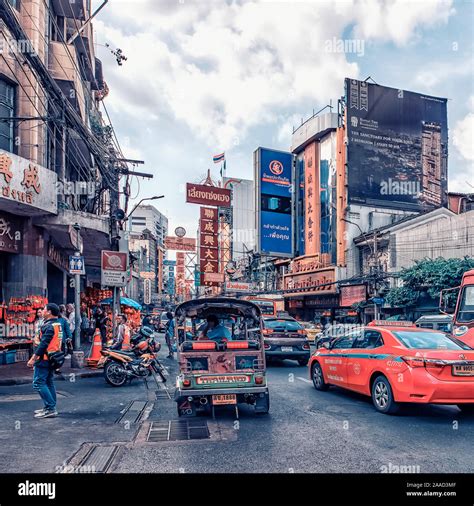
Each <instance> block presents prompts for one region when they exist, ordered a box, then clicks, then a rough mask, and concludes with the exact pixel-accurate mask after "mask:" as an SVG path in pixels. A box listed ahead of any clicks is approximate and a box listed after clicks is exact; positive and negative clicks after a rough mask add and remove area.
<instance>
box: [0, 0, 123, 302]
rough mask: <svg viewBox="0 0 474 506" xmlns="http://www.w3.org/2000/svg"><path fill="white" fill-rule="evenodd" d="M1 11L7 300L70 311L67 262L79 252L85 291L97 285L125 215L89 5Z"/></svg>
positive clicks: (12, 4) (1, 246) (0, 192)
mask: <svg viewBox="0 0 474 506" xmlns="http://www.w3.org/2000/svg"><path fill="white" fill-rule="evenodd" d="M0 9H1V19H2V21H1V30H0V45H1V48H2V51H1V54H0V104H1V106H2V107H1V109H2V113H1V116H2V121H0V224H1V226H0V290H1V299H2V300H3V301H4V302H7V303H8V301H9V300H10V298H11V297H25V296H27V295H42V296H46V297H47V298H48V299H49V300H50V301H54V302H58V303H63V302H66V301H72V300H73V288H72V285H71V283H70V277H69V274H68V257H69V255H70V254H73V253H74V252H75V251H78V250H79V251H82V253H83V255H84V258H85V264H86V276H84V277H82V283H83V285H86V284H87V285H89V286H92V285H94V284H96V285H97V284H100V250H101V249H108V248H110V246H111V228H110V227H111V221H110V212H111V209H112V208H113V207H114V206H118V192H116V191H115V190H116V189H117V188H118V175H117V172H116V170H114V168H113V167H111V165H110V163H111V162H110V160H113V159H114V156H116V155H114V151H113V147H112V144H111V141H110V132H111V127H110V126H107V125H105V124H104V121H103V119H102V115H101V112H100V103H101V101H102V100H103V98H104V97H105V96H106V94H107V86H106V84H105V81H104V79H103V75H102V66H101V62H100V60H98V59H97V58H96V57H95V54H94V45H93V29H92V25H91V23H87V22H86V21H87V19H88V18H89V17H90V14H91V12H90V2H89V1H86V0H76V1H75V2H69V1H67V0H57V1H54V2H37V1H34V0H22V1H21V2H20V1H18V2H17V1H12V0H10V1H8V2H2V4H1V7H0ZM83 25H84V27H83ZM82 27H83V29H82V31H81V33H78V29H79V28H82ZM107 151H108V153H107ZM107 157H108V159H109V161H108V162H106V158H107ZM112 190H114V191H112ZM74 225H75V227H76V228H74ZM77 229H80V236H78V234H77Z"/></svg>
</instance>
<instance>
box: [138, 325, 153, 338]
mask: <svg viewBox="0 0 474 506" xmlns="http://www.w3.org/2000/svg"><path fill="white" fill-rule="evenodd" d="M140 334H141V335H142V336H143V337H151V336H152V335H153V329H151V328H150V327H142V328H141V329H140Z"/></svg>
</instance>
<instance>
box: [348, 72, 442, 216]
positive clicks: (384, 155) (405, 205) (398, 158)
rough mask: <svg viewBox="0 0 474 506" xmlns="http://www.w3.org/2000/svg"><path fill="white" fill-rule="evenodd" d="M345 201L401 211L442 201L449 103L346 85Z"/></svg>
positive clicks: (369, 85) (376, 87) (369, 86)
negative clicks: (346, 177) (447, 104)
mask: <svg viewBox="0 0 474 506" xmlns="http://www.w3.org/2000/svg"><path fill="white" fill-rule="evenodd" d="M345 86H346V111H347V139H348V144H347V166H348V198H349V202H351V203H354V204H363V205H364V204H365V205H374V206H382V207H390V208H395V209H405V210H423V209H431V208H432V207H433V206H439V205H441V204H443V203H444V202H445V200H446V194H445V192H446V190H447V166H448V118H447V107H446V103H447V99H445V98H437V97H431V96H427V95H422V94H420V93H413V92H411V91H405V90H397V89H394V88H387V87H386V86H379V85H378V84H372V83H366V82H364V81H357V80H355V79H346V81H345Z"/></svg>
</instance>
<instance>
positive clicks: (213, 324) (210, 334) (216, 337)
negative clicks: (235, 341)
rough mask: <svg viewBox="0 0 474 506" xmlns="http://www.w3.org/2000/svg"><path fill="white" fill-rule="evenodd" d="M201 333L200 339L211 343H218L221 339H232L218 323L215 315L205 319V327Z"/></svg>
mask: <svg viewBox="0 0 474 506" xmlns="http://www.w3.org/2000/svg"><path fill="white" fill-rule="evenodd" d="M200 330H201V331H202V333H201V337H200V339H209V340H211V341H220V340H222V339H232V334H231V332H230V330H229V329H228V328H227V327H226V326H225V325H223V324H222V323H221V322H219V318H217V316H216V315H215V314H211V315H209V316H208V317H207V318H206V324H205V327H204V328H202V327H201V329H200Z"/></svg>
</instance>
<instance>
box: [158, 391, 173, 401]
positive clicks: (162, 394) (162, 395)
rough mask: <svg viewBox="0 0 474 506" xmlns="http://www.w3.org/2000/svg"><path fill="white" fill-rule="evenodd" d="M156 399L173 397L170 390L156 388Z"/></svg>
mask: <svg viewBox="0 0 474 506" xmlns="http://www.w3.org/2000/svg"><path fill="white" fill-rule="evenodd" d="M155 397H156V399H157V400H158V399H168V400H169V399H171V394H170V392H169V391H168V390H156V391H155Z"/></svg>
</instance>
